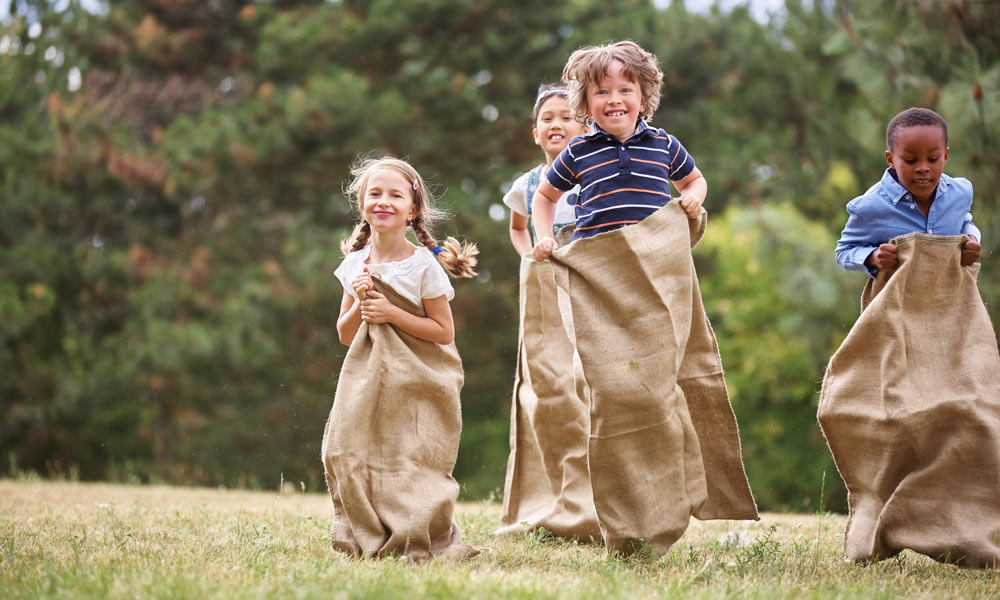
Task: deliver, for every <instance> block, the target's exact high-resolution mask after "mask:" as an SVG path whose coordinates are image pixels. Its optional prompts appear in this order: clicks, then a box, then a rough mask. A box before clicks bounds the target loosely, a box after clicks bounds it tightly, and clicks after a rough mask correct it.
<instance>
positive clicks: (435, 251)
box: [434, 246, 444, 256]
mask: <svg viewBox="0 0 1000 600" xmlns="http://www.w3.org/2000/svg"><path fill="white" fill-rule="evenodd" d="M442 250H444V248H442V247H441V246H434V256H437V255H438V254H441V251H442Z"/></svg>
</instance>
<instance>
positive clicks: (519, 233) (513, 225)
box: [510, 210, 531, 256]
mask: <svg viewBox="0 0 1000 600" xmlns="http://www.w3.org/2000/svg"><path fill="white" fill-rule="evenodd" d="M510 243H511V244H513V245H514V250H517V253H518V254H520V255H521V256H524V255H525V254H528V253H530V252H531V234H529V233H528V217H526V216H524V215H522V214H520V213H518V212H516V211H513V210H512V211H510Z"/></svg>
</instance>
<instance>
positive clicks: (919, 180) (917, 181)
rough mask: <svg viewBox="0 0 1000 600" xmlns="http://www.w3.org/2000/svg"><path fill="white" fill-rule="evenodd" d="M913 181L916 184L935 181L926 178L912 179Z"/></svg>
mask: <svg viewBox="0 0 1000 600" xmlns="http://www.w3.org/2000/svg"><path fill="white" fill-rule="evenodd" d="M911 181H912V182H913V183H914V184H916V185H927V184H929V183H934V180H933V179H926V178H921V179H911Z"/></svg>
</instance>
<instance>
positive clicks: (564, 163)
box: [559, 154, 576, 179]
mask: <svg viewBox="0 0 1000 600" xmlns="http://www.w3.org/2000/svg"><path fill="white" fill-rule="evenodd" d="M559 162H561V163H562V166H563V168H565V169H566V170H567V171H569V174H570V175H572V176H573V178H574V179H576V173H574V172H573V169H570V168H569V167H567V166H566V161H564V160H563V157H562V154H560V155H559Z"/></svg>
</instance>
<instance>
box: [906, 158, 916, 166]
mask: <svg viewBox="0 0 1000 600" xmlns="http://www.w3.org/2000/svg"><path fill="white" fill-rule="evenodd" d="M903 162H905V163H906V164H908V165H912V164H914V163H915V162H917V159H915V158H904V159H903Z"/></svg>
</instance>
